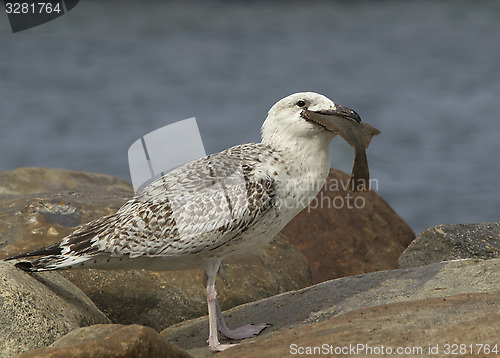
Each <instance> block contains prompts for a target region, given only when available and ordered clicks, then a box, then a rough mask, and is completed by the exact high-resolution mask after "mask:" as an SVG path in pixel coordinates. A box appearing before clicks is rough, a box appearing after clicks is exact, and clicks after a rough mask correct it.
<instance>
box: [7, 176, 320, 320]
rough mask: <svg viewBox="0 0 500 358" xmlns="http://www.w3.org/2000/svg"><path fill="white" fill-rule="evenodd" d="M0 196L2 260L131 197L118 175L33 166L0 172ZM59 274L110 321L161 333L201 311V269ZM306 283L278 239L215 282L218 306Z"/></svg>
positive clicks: (305, 274)
mask: <svg viewBox="0 0 500 358" xmlns="http://www.w3.org/2000/svg"><path fill="white" fill-rule="evenodd" d="M30 179H31V181H30ZM37 180H38V181H40V182H38V183H37V182H36V181H37ZM58 186H60V189H58ZM0 193H4V194H0V196H1V195H3V197H2V198H3V200H2V202H1V203H0V258H5V257H9V256H12V255H15V254H18V253H21V252H25V251H29V250H33V249H36V248H39V247H42V246H47V245H50V244H53V243H54V242H58V241H60V240H61V239H62V238H63V237H64V236H66V235H68V234H70V233H71V232H72V231H74V229H75V228H76V227H77V226H78V225H81V224H83V223H86V222H88V221H91V220H93V219H97V218H99V217H102V216H104V215H110V214H113V213H114V212H116V210H117V209H118V208H119V207H120V206H121V205H122V204H123V203H124V202H125V201H126V200H127V199H128V198H130V197H132V195H133V191H132V186H131V185H130V184H128V183H126V182H124V181H123V180H121V179H118V178H114V177H109V176H106V175H101V174H92V173H81V172H74V171H67V170H58V169H36V168H24V169H18V170H14V171H11V172H3V173H0ZM59 272H60V274H61V275H62V276H63V277H65V278H67V279H68V280H69V281H71V282H72V283H74V284H75V285H76V286H78V287H79V288H81V289H82V290H83V291H84V292H85V293H86V294H87V295H88V296H89V298H90V299H91V300H92V301H93V302H94V303H95V304H96V305H97V306H98V307H99V308H100V309H101V310H102V311H103V312H104V313H105V314H106V315H107V316H108V317H109V318H110V319H111V320H112V322H113V323H121V324H132V323H137V324H141V325H146V326H150V327H153V328H155V329H157V330H161V329H164V328H166V327H168V326H170V325H172V324H174V323H177V322H180V321H183V320H186V319H190V318H194V317H199V316H202V315H205V314H206V312H207V306H206V300H205V290H204V287H203V272H202V271H201V270H189V271H177V272H169V271H164V272H151V271H145V270H127V271H125V270H116V271H102V270H91V269H89V270H65V271H59ZM310 284H311V276H310V270H309V265H308V263H307V260H306V259H305V258H304V256H303V255H302V254H301V253H300V252H299V251H298V250H297V249H296V248H295V247H294V246H293V245H290V244H289V243H288V241H287V240H286V239H283V238H278V239H277V240H275V241H273V243H272V244H271V245H267V246H266V247H265V248H263V249H262V250H260V251H259V252H256V253H254V254H252V255H248V256H245V257H243V258H235V259H232V260H227V261H226V262H224V263H223V264H222V266H221V269H220V272H219V277H218V278H217V289H218V291H219V298H220V301H221V306H222V307H223V308H224V309H227V308H230V307H233V306H236V305H239V304H242V303H245V302H250V301H254V300H258V299H261V298H264V297H269V296H272V295H275V294H278V293H281V292H286V291H290V290H296V289H299V288H302V287H306V286H308V285H310Z"/></svg>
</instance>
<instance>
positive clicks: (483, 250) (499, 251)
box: [399, 222, 500, 268]
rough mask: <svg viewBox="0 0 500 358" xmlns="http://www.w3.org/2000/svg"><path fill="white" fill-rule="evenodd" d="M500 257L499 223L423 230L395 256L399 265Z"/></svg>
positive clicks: (415, 265)
mask: <svg viewBox="0 0 500 358" xmlns="http://www.w3.org/2000/svg"><path fill="white" fill-rule="evenodd" d="M498 257H500V223H488V222H486V223H478V224H451V225H439V226H435V227H431V228H429V229H427V230H425V231H423V232H422V233H421V234H420V235H418V236H417V238H416V239H415V240H413V242H412V243H411V244H410V245H409V246H408V248H407V249H406V250H405V251H404V252H403V254H402V255H401V257H400V258H399V267H400V268H407V267H418V266H423V265H428V264H431V263H436V262H441V261H449V260H457V259H467V258H478V259H483V260H485V259H491V258H498Z"/></svg>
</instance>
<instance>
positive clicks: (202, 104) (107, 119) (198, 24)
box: [0, 0, 500, 233]
mask: <svg viewBox="0 0 500 358" xmlns="http://www.w3.org/2000/svg"><path fill="white" fill-rule="evenodd" d="M499 34H500V2H498V1H494V0H491V1H404V2H403V1H345V2H344V1H338V2H336V1H328V2H326V1H325V2H321V1H318V2H316V1H312V2H285V1H281V2H278V1H276V2H264V1H256V2H254V1H240V2H229V1H223V2H219V1H205V2H201V1H200V2H196V1H186V2H159V1H158V2H151V1H135V2H131V1H119V2H118V1H99V2H97V1H95V2H94V1H89V0H86V1H83V0H82V1H81V2H80V3H79V4H78V5H77V6H76V7H75V8H74V9H73V10H72V11H70V12H69V13H68V14H67V15H65V16H63V17H61V18H58V19H56V20H54V21H52V22H51V23H48V24H45V25H42V26H40V27H37V28H34V29H31V30H27V31H24V32H20V33H16V34H12V33H11V32H10V27H9V25H8V22H7V16H6V15H5V14H3V15H2V14H0V124H1V127H0V170H9V169H14V168H17V167H21V166H40V167H57V168H68V169H76V170H84V171H92V172H100V173H106V174H112V175H117V176H120V177H122V178H125V179H130V175H129V169H128V162H127V151H128V148H129V146H130V145H131V144H132V143H133V142H134V141H135V140H137V139H138V138H139V137H141V136H142V135H144V134H146V133H148V132H150V131H152V130H155V129H157V128H160V127H162V126H165V125H167V124H169V123H172V122H175V121H178V120H181V119H185V118H189V117H192V116H195V117H196V118H197V120H198V125H199V127H200V132H201V136H202V139H203V142H204V145H205V149H206V151H207V152H208V153H213V152H217V151H220V150H222V149H225V148H227V147H229V146H232V145H236V144H240V143H245V142H254V141H258V140H259V129H260V125H261V124H262V121H263V120H264V118H265V116H266V113H267V110H268V109H269V108H270V107H271V105H273V104H274V103H275V102H276V101H277V100H278V99H280V98H282V97H284V96H286V95H288V94H290V93H293V92H297V91H315V92H319V93H323V94H325V95H327V96H328V97H330V98H331V99H333V100H334V101H335V102H337V103H339V104H342V105H344V106H348V107H350V108H352V109H354V110H356V111H357V112H358V113H359V114H360V115H361V117H362V118H363V120H364V121H366V122H368V123H370V124H372V125H373V126H375V127H376V128H378V129H380V130H381V131H382V134H381V135H380V136H378V137H376V138H375V139H374V140H373V143H372V145H371V147H370V148H369V151H368V158H369V163H370V168H371V173H372V177H373V178H376V179H377V180H378V182H379V185H378V189H379V190H378V192H379V194H380V195H381V196H382V197H384V198H385V199H386V200H387V201H388V202H389V203H390V204H391V205H392V207H393V208H394V209H395V210H396V211H397V212H398V213H399V214H400V215H401V216H402V217H403V218H404V219H405V220H406V221H407V222H408V223H409V224H410V225H411V226H412V227H413V229H414V230H415V231H416V232H417V233H418V232H420V231H422V230H424V229H425V228H427V227H430V226H433V225H437V224H447V223H464V222H477V221H499V220H500V190H499V182H500V180H499V177H500V140H499V139H498V138H499V135H500V106H499V95H500V42H499V40H498V35H499ZM332 151H333V152H334V158H333V166H335V167H338V168H340V169H343V170H345V171H350V166H351V163H352V151H351V150H350V148H349V147H348V146H347V145H345V144H344V143H343V142H342V140H338V141H337V140H336V141H335V143H334V144H333V145H332ZM166 155H168V154H166Z"/></svg>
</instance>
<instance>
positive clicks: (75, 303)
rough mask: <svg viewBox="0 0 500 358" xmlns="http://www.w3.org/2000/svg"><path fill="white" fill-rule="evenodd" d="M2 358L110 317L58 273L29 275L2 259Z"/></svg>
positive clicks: (0, 325) (0, 349) (0, 303)
mask: <svg viewBox="0 0 500 358" xmlns="http://www.w3.org/2000/svg"><path fill="white" fill-rule="evenodd" d="M0 306H1V307H2V309H1V310H0V357H9V356H12V355H14V354H18V353H21V352H23V351H27V350H30V349H34V348H37V347H41V346H46V345H49V344H51V343H52V342H54V341H55V340H56V339H58V338H60V337H61V336H63V335H65V334H66V333H68V332H70V331H71V330H73V329H76V328H79V327H83V326H89V325H93V324H99V323H110V321H109V319H108V318H107V317H106V316H105V315H104V314H103V313H102V312H100V311H99V309H98V308H97V307H96V306H95V305H94V304H93V303H92V302H91V301H90V300H89V299H88V297H87V296H85V294H84V293H83V292H82V291H81V290H80V289H78V288H77V287H75V286H74V285H73V284H71V283H70V282H68V281H67V280H65V279H64V278H62V277H61V276H60V275H59V274H57V273H55V272H47V273H35V274H32V275H30V274H28V273H26V272H24V271H21V270H19V269H17V268H15V267H14V265H13V264H12V263H7V262H3V261H0Z"/></svg>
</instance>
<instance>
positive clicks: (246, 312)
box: [161, 259, 500, 357]
mask: <svg viewBox="0 0 500 358" xmlns="http://www.w3.org/2000/svg"><path fill="white" fill-rule="evenodd" d="M499 297H500V259H492V260H487V261H482V260H463V261H455V262H443V263H437V264H432V265H428V266H424V267H418V268H410V269H399V270H393V271H380V272H374V273H368V274H364V275H360V276H352V277H345V278H339V279H336V280H331V281H327V282H323V283H320V284H316V285H314V286H311V287H308V288H304V289H301V290H298V291H294V292H287V293H284V294H281V295H277V296H274V297H270V298H267V299H263V300H260V301H257V302H252V303H249V304H245V305H241V306H238V307H235V308H233V309H230V310H228V311H226V312H224V314H225V316H226V318H227V322H228V325H229V326H230V327H235V326H238V325H242V324H245V323H258V322H262V321H264V322H269V323H272V324H273V326H271V327H269V328H266V329H265V330H264V331H263V332H262V333H261V334H260V335H259V336H258V337H256V338H253V339H248V340H245V341H243V343H242V344H241V346H239V347H234V348H231V349H230V350H228V351H227V352H223V353H220V354H219V355H220V356H221V357H224V356H245V357H247V356H248V357H250V356H256V355H257V354H258V353H257V352H260V355H262V354H263V353H262V352H265V356H266V357H268V356H269V357H282V356H286V355H288V354H290V344H293V343H297V344H299V343H300V344H304V345H307V342H311V343H316V344H317V343H319V342H320V341H321V339H320V338H318V339H316V338H315V337H322V338H324V341H321V344H322V343H332V344H335V345H338V346H345V345H349V343H352V344H357V343H369V344H373V345H378V346H380V345H385V346H388V345H391V346H399V345H401V346H410V345H413V343H414V342H418V341H419V340H421V341H420V342H421V343H422V344H425V343H426V339H427V338H429V339H430V338H431V336H432V334H433V332H434V333H435V338H434V339H433V340H430V341H429V342H435V343H439V344H440V345H441V348H443V345H444V344H445V343H454V342H459V343H467V344H475V343H488V344H495V343H499V342H498V329H500V326H499V323H498V322H500V320H499V318H500V313H499V312H500V310H499V308H500V301H499V300H498V298H499ZM462 304H463V306H461V305H462ZM365 315H366V319H365V318H364V317H365ZM439 322H441V323H439ZM351 323H352V326H351V325H350V324H351ZM467 327H469V328H468V329H467ZM344 330H346V331H345V332H344ZM426 330H428V333H426V332H424V331H426ZM384 332H385V333H387V335H384V334H383V333H384ZM161 334H162V335H163V336H165V337H166V338H167V339H168V340H169V341H171V342H172V343H175V344H176V345H178V346H180V347H181V348H183V349H185V350H187V351H188V353H190V354H192V355H193V356H195V357H205V356H209V355H210V352H209V351H208V349H207V347H206V339H207V337H208V323H207V318H206V317H203V318H198V319H195V320H191V321H187V322H183V323H180V324H177V325H174V326H172V327H170V328H168V329H166V330H164V331H162V333H161ZM351 334H352V336H351ZM413 334H415V339H413V338H412V335H413ZM282 337H283V338H282ZM328 337H330V338H328ZM405 337H406V338H407V339H408V340H406V339H405ZM466 338H467V339H466ZM460 339H462V341H460ZM252 342H255V343H252ZM404 342H406V343H404ZM403 343H404V344H403ZM253 347H259V350H258V351H257V350H256V351H253ZM264 347H265V348H264ZM499 349H500V347H499ZM247 350H248V351H247ZM346 356H349V355H346ZM351 356H352V355H351Z"/></svg>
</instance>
